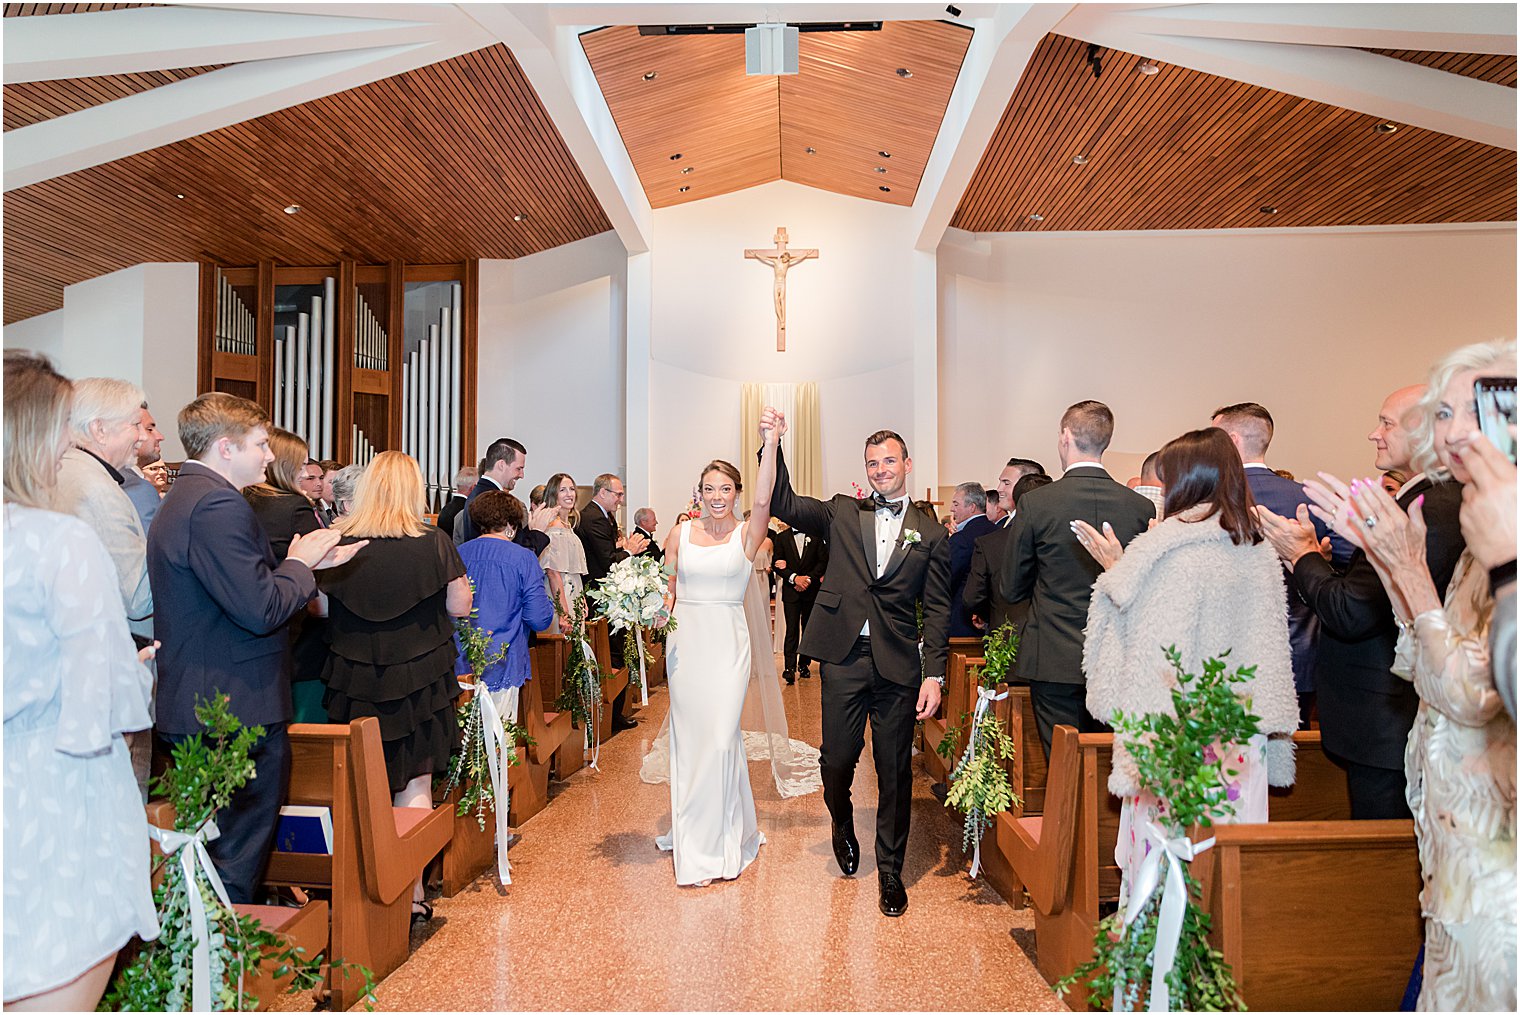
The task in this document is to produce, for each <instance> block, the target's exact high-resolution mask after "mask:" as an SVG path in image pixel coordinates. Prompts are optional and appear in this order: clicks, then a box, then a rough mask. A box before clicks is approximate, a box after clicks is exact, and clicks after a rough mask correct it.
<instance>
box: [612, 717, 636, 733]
mask: <svg viewBox="0 0 1520 1015" xmlns="http://www.w3.org/2000/svg"><path fill="white" fill-rule="evenodd" d="M638 724H639V722H638V720H637V719H627V718H624V717H623V716H620V715H615V716H613V717H612V732H614V733H621V732H622V731H623V730H631V729H633V728H634V727H635V726H637V725H638Z"/></svg>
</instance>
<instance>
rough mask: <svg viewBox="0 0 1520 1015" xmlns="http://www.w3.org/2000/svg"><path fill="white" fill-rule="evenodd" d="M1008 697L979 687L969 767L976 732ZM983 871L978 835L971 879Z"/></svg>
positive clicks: (971, 735) (970, 745)
mask: <svg viewBox="0 0 1520 1015" xmlns="http://www.w3.org/2000/svg"><path fill="white" fill-rule="evenodd" d="M1006 697H1008V692H1007V691H1004V692H1003V693H1002V694H993V693H992V691H991V690H989V689H988V688H985V687H980V686H979V687H977V689H976V710H975V711H974V712H972V713H971V734H970V738H969V742H968V743H967V745H966V763H967V764H968V765H969V764H970V763H971V762H973V761H975V760H976V732H977V730H978V729H980V728H981V725H982V719H984V718H985V717H986V715H987V710H988V709H989V708H991V707H992V703H993V702H995V701H1002V700H1003V699H1004V698H1006ZM981 869H982V837H981V836H980V835H978V836H977V837H976V842H974V843H973V844H972V846H971V877H972V879H973V880H975V878H976V875H977V872H978V871H980V870H981Z"/></svg>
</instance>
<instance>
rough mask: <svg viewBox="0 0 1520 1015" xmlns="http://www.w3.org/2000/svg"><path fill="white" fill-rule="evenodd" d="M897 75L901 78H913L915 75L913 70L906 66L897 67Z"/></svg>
mask: <svg viewBox="0 0 1520 1015" xmlns="http://www.w3.org/2000/svg"><path fill="white" fill-rule="evenodd" d="M897 76H898V77H900V78H911V77H912V76H913V72H912V71H910V70H909V69H908V68H906V67H899V68H897Z"/></svg>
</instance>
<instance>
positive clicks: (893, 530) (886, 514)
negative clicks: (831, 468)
mask: <svg viewBox="0 0 1520 1015" xmlns="http://www.w3.org/2000/svg"><path fill="white" fill-rule="evenodd" d="M892 503H894V504H901V505H902V506H903V509H902V510H901V511H899V512H898V513H897V514H895V515H894V514H893V513H892V512H890V511H888V510H887V509H886V508H884V507H879V508H877V509H876V577H878V578H880V577H881V575H882V572H884V571H885V570H886V569H887V561H889V560H891V559H892V551H893V549H895V548H896V546H897V536H898V534H899V533H900V532H902V527H903V519H904V518H906V517H908V495H907V494H903V495H902V496H901V497H895V498H893V499H892ZM870 635H871V622H870V621H869V620H867V621H866V622H865V623H864V624H862V625H861V628H860V636H861V637H862V638H868V637H870Z"/></svg>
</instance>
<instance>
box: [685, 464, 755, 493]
mask: <svg viewBox="0 0 1520 1015" xmlns="http://www.w3.org/2000/svg"><path fill="white" fill-rule="evenodd" d="M709 472H721V473H723V475H725V476H727V477H728V478H729V479H731V480H733V483H734V493H743V492H744V482H743V480H741V479H740V478H739V470H738V469H736V468H734V465H733V463H732V462H725V461H724V460H723V459H721V458H714V459H713V460H712V461H710V462H708V463H707V465H706V466H704V467H703V469H702V475H700V476H698V477H697V489H698V490H701V489H702V481H703V480H705V479H706V478H707V474H708V473H709Z"/></svg>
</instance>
